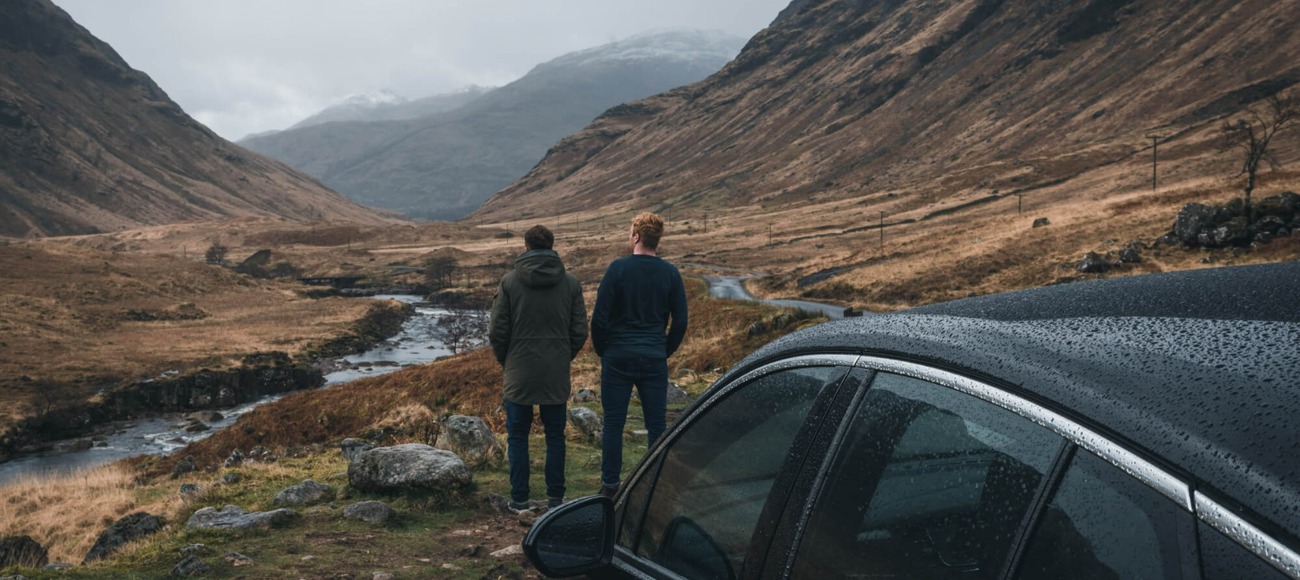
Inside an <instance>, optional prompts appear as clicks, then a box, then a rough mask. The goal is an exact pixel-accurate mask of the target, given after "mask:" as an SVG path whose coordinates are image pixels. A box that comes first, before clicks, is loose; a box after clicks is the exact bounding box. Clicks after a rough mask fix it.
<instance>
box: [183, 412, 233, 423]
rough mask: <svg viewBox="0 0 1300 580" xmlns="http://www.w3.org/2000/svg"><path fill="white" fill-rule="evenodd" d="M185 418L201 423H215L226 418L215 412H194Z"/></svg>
mask: <svg viewBox="0 0 1300 580" xmlns="http://www.w3.org/2000/svg"><path fill="white" fill-rule="evenodd" d="M185 417H186V418H187V419H189V420H191V421H198V422H201V423H216V422H217V421H220V420H222V419H225V418H226V416H225V415H222V414H221V413H218V412H216V411H195V412H193V413H190V414H189V415H186V416H185Z"/></svg>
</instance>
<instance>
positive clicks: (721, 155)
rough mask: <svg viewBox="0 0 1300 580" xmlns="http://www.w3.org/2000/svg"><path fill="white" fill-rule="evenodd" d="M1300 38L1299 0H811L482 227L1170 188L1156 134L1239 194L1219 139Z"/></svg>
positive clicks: (614, 126)
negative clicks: (621, 208)
mask: <svg viewBox="0 0 1300 580" xmlns="http://www.w3.org/2000/svg"><path fill="white" fill-rule="evenodd" d="M1297 29H1300V1H1298V0H1283V1H1279V2H1267V1H1262V0H1244V1H1240V0H1204V1H1191V0H1180V1H1173V2H1170V1H1163V0H1086V1H1080V2H1039V1H1035V0H944V1H938V2H922V1H919V0H893V1H880V2H861V1H857V0H820V1H817V0H809V1H803V0H801V1H798V2H795V3H793V4H792V5H791V6H790V7H789V8H787V9H786V10H785V11H783V12H782V13H781V15H780V16H779V17H778V18H777V19H776V21H774V22H773V23H772V25H770V26H769V27H768V28H767V29H765V30H763V31H762V32H760V33H759V34H757V35H756V36H755V37H754V38H753V39H751V40H750V41H749V43H748V44H747V45H746V46H745V48H744V50H742V51H741V53H740V55H739V56H737V57H736V59H735V60H733V61H732V62H731V63H730V64H728V65H727V66H726V67H725V68H723V69H722V70H721V71H719V72H718V73H717V74H715V75H713V76H711V77H709V78H708V79H705V80H703V81H701V82H699V83H696V84H694V85H691V86H689V87H684V88H680V89H676V90H673V91H669V92H666V93H662V94H659V95H655V96H653V97H650V98H648V99H645V100H642V101H639V102H636V103H631V104H628V105H625V106H621V107H616V108H613V109H611V110H609V111H607V112H606V113H605V114H603V115H602V116H601V117H600V118H598V119H596V120H595V121H593V122H592V123H591V124H590V125H588V127H586V128H585V129H584V130H582V131H579V132H576V133H574V134H572V135H569V136H567V137H565V138H564V139H561V140H560V141H559V142H557V143H556V144H555V145H554V146H553V147H552V148H551V150H550V151H549V153H548V154H547V156H546V158H545V159H543V160H542V161H541V162H540V163H539V164H538V165H537V166H536V167H534V168H533V169H532V171H530V172H529V173H528V175H526V176H524V177H523V178H521V179H520V180H518V181H516V182H515V183H513V184H511V185H510V186H509V187H507V188H505V189H504V190H503V191H501V192H500V193H498V194H497V195H496V196H495V197H493V198H492V199H491V200H490V201H489V202H488V203H487V204H485V205H484V207H483V208H482V209H481V210H479V211H478V212H477V213H476V214H475V215H474V216H473V218H474V219H482V220H489V221H491V220H511V219H519V218H522V217H527V216H530V215H556V214H559V213H565V212H573V211H578V210H582V209H588V208H593V207H605V206H607V205H609V204H611V203H614V202H616V201H620V200H629V201H630V202H631V203H634V204H636V205H637V206H638V207H648V208H658V209H659V210H660V211H663V210H665V209H668V208H676V209H679V210H689V209H695V210H696V211H697V212H701V211H708V210H709V209H712V208H719V209H724V208H732V207H738V206H743V205H747V204H753V205H754V206H755V207H758V206H760V205H761V206H764V207H774V206H778V205H782V204H803V203H808V202H809V201H810V200H812V199H814V198H815V199H817V200H827V199H849V198H861V203H863V204H875V205H878V206H879V207H878V208H879V209H881V210H882V211H884V212H886V213H889V214H891V215H894V214H902V213H904V212H909V211H918V210H923V209H924V208H925V207H927V206H929V205H933V204H937V203H942V202H944V201H945V200H954V199H960V198H969V197H972V196H973V197H974V198H979V199H996V198H998V197H1005V196H1007V195H1012V194H1015V195H1021V194H1024V193H1027V192H1031V193H1034V194H1038V193H1041V192H1042V191H1044V190H1046V189H1048V188H1054V189H1052V193H1053V194H1054V195H1062V196H1066V195H1085V194H1086V195H1090V196H1091V195H1110V194H1112V193H1114V192H1116V191H1125V192H1129V191H1133V190H1134V189H1138V188H1140V187H1142V185H1141V184H1142V183H1143V180H1145V182H1146V183H1148V184H1149V183H1150V181H1151V169H1150V168H1151V163H1150V159H1151V157H1152V153H1151V147H1152V140H1151V138H1150V136H1153V135H1154V136H1157V137H1158V139H1159V150H1158V151H1159V154H1160V157H1161V159H1162V161H1161V171H1162V173H1163V172H1165V169H1164V167H1166V165H1165V163H1166V162H1165V161H1164V160H1166V159H1167V160H1168V163H1169V164H1170V165H1169V166H1170V167H1171V171H1177V172H1178V173H1177V176H1178V178H1179V179H1182V180H1184V181H1186V182H1189V183H1190V182H1192V181H1194V180H1196V179H1203V180H1208V179H1218V180H1220V182H1222V180H1223V179H1226V178H1227V177H1228V176H1230V175H1231V173H1232V172H1231V167H1229V166H1231V165H1232V162H1231V161H1232V160H1231V159H1229V158H1228V157H1226V156H1225V155H1226V154H1223V153H1221V152H1219V151H1218V150H1217V148H1216V147H1215V146H1214V142H1213V138H1214V136H1215V133H1216V129H1217V127H1218V126H1219V124H1221V123H1222V121H1223V119H1224V118H1225V116H1228V115H1234V114H1236V113H1237V112H1239V111H1241V110H1242V108H1243V107H1245V106H1247V105H1249V104H1251V103H1253V102H1257V101H1258V100H1260V99H1262V98H1264V97H1266V96H1268V95H1271V94H1274V93H1277V92H1279V91H1283V90H1286V89H1288V88H1290V87H1292V86H1293V85H1295V84H1296V83H1297V81H1300V62H1297V61H1296V59H1295V55H1296V54H1300V35H1296V34H1293V32H1294V31H1295V30H1297ZM1289 143H1290V144H1289V145H1288V144H1286V143H1283V142H1278V143H1276V144H1275V148H1276V151H1277V152H1278V153H1279V154H1281V155H1283V156H1285V157H1287V158H1288V159H1291V160H1295V159H1296V158H1297V157H1300V150H1297V148H1296V146H1295V145H1294V143H1295V140H1294V139H1292V140H1291V141H1289ZM1237 164H1238V166H1239V165H1240V163H1239V161H1238V162H1237ZM1107 167H1109V168H1111V170H1112V172H1113V175H1110V174H1107V176H1103V175H1101V174H1100V173H1096V172H1097V171H1099V170H1101V169H1102V168H1107ZM1130 167H1131V169H1128V168H1130ZM1116 176H1119V177H1116ZM1118 178H1122V179H1123V180H1125V181H1123V182H1122V184H1121V183H1116V182H1113V181H1107V180H1113V179H1118ZM1206 183H1208V181H1207V182H1206ZM1201 187H1204V185H1202V186H1201ZM873 209H876V208H875V207H873ZM679 215H684V214H681V213H679ZM882 215H883V214H882ZM917 215H920V214H917ZM918 219H919V218H918Z"/></svg>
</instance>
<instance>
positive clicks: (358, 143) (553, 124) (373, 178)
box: [246, 31, 743, 219]
mask: <svg viewBox="0 0 1300 580" xmlns="http://www.w3.org/2000/svg"><path fill="white" fill-rule="evenodd" d="M742 43H743V40H742V39H739V38H736V37H731V36H727V35H723V34H722V33H713V32H699V31H675V32H665V33H655V34H647V35H642V36H638V37H633V38H630V39H628V40H624V41H619V42H615V43H611V44H608V45H604V46H601V47H597V48H593V49H590V50H585V51H580V52H576V53H571V54H568V55H565V56H562V57H559V58H557V59H555V60H553V61H550V62H548V63H544V64H541V65H538V66H537V67H535V68H534V69H533V70H532V71H531V72H529V73H528V74H527V75H525V76H524V77H523V78H521V79H519V80H518V81H515V82H513V83H510V84H508V85H506V86H504V87H501V88H499V89H495V90H493V91H491V92H489V93H487V94H485V95H483V96H481V97H479V98H478V99H476V100H474V101H473V102H471V103H469V104H467V105H465V106H463V107H461V108H459V109H456V110H454V111H450V112H448V113H444V114H440V115H434V116H430V117H426V118H425V119H423V120H421V121H418V122H414V123H412V122H395V121H389V122H374V123H357V122H348V123H329V124H326V125H318V126H315V127H306V128H303V129H296V130H289V131H284V132H281V133H278V134H275V135H271V136H266V137H262V138H258V139H252V140H249V141H247V143H246V144H247V145H248V147H250V148H252V149H254V150H257V151H261V152H263V153H266V154H268V155H274V156H277V158H279V159H281V160H283V161H286V162H288V163H291V164H293V165H294V166H296V167H298V168H299V169H302V170H304V171H307V172H308V173H311V174H312V175H315V176H317V177H319V178H320V179H321V181H323V182H325V183H326V184H328V185H329V186H330V187H333V188H335V189H337V190H338V191H341V192H343V193H344V194H346V195H348V196H349V197H350V198H352V199H354V200H356V201H358V202H360V203H364V204H367V205H372V206H376V207H385V208H390V209H394V210H398V211H402V212H405V213H407V214H408V215H411V216H414V217H421V218H434V219H455V218H459V217H462V216H464V215H465V214H467V213H469V212H470V211H472V210H474V209H475V208H477V207H478V206H479V205H480V204H482V203H483V201H484V200H486V199H487V198H488V197H489V196H491V195H492V194H493V193H495V192H496V191H497V190H499V189H501V188H502V187H505V186H506V185H508V184H509V183H510V182H511V181H513V180H514V179H516V178H518V177H519V176H521V175H523V174H524V173H526V172H527V171H528V168H529V167H532V166H533V165H534V164H535V163H536V162H537V161H538V160H539V159H541V158H542V156H543V155H544V154H545V152H546V148H547V147H549V146H550V145H551V144H552V143H554V142H555V141H556V140H557V139H559V138H561V137H563V136H564V135H567V134H569V133H571V132H573V131H576V130H579V129H581V128H582V127H583V126H584V125H585V124H586V123H589V122H590V121H591V120H592V119H593V118H595V117H596V116H597V115H599V114H600V113H601V111H604V110H605V109H607V108H609V107H612V106H614V105H617V104H619V103H623V102H627V101H632V100H636V99H641V98H645V97H646V96H648V95H651V94H654V93H656V92H660V91H664V90H667V89H670V88H672V87H676V86H681V85H684V84H687V83H691V82H695V81H698V80H699V79H702V78H704V77H705V76H707V75H709V74H712V73H714V72H716V71H717V70H718V69H719V68H721V67H722V66H723V65H724V64H725V63H726V62H727V61H728V60H730V59H731V58H732V57H733V56H734V55H735V54H736V53H737V52H738V51H739V50H740V46H741V44H742Z"/></svg>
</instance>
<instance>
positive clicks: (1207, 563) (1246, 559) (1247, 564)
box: [1197, 522, 1287, 580]
mask: <svg viewBox="0 0 1300 580" xmlns="http://www.w3.org/2000/svg"><path fill="white" fill-rule="evenodd" d="M1197 534H1198V535H1199V537H1200V540H1201V578H1202V579H1203V580H1236V579H1237V578H1250V579H1251V580H1283V579H1284V578H1287V575H1286V574H1283V573H1282V572H1281V571H1280V570H1278V569H1277V568H1274V567H1273V565H1272V564H1269V563H1268V562H1265V561H1264V560H1263V559H1261V558H1260V557H1259V556H1256V555H1255V554H1254V553H1253V552H1251V551H1249V550H1247V549H1245V548H1243V547H1241V546H1240V545H1239V544H1237V543H1236V542H1234V541H1232V539H1231V538H1229V537H1228V536H1225V535H1223V534H1221V533H1219V532H1218V530H1215V529H1214V528H1212V527H1210V526H1209V525H1207V524H1206V523H1205V522H1200V524H1199V525H1197Z"/></svg>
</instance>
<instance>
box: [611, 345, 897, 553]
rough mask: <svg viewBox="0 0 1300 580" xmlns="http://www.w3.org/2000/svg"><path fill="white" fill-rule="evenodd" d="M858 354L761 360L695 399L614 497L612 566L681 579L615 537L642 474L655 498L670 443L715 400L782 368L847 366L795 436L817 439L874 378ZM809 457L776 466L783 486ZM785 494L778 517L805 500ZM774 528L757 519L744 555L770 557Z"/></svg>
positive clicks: (642, 513) (836, 422)
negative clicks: (815, 417) (814, 417)
mask: <svg viewBox="0 0 1300 580" xmlns="http://www.w3.org/2000/svg"><path fill="white" fill-rule="evenodd" d="M858 358H859V357H858V355H852V354H838V353H827V354H802V355H796V356H792V357H787V358H783V359H780V360H776V361H771V362H767V363H765V364H760V365H759V366H757V367H755V368H754V369H752V370H750V371H748V372H744V373H742V374H740V375H737V376H735V377H733V378H729V379H727V382H726V383H725V384H724V385H722V386H720V387H719V386H718V385H714V387H712V388H710V389H709V390H708V391H706V392H707V393H708V397H702V398H700V399H698V400H697V401H695V403H693V404H692V405H691V406H690V407H688V408H687V409H686V411H685V412H684V413H683V414H682V417H681V419H679V420H677V421H676V422H674V423H673V424H672V425H671V426H669V429H668V431H667V432H665V433H664V435H663V436H662V437H660V438H659V441H657V442H656V443H655V445H654V447H653V448H652V449H650V450H649V451H648V452H647V453H646V455H645V456H644V457H643V458H642V459H641V461H640V462H639V463H638V464H637V466H636V468H634V469H633V470H632V472H631V473H629V475H628V478H627V481H626V483H625V484H624V485H623V486H622V487H621V488H620V490H619V493H618V494H617V495H616V496H615V499H614V501H615V516H614V517H615V522H614V525H615V530H617V531H616V541H615V545H614V554H615V556H614V560H613V565H614V567H615V568H617V569H619V570H620V571H622V572H624V573H625V574H628V575H630V576H634V577H655V578H679V577H681V576H679V575H678V574H677V573H675V572H673V571H672V570H669V569H667V568H664V567H662V566H660V565H658V564H656V563H654V562H651V561H649V560H648V559H645V558H643V557H641V556H639V555H637V554H636V553H635V552H634V551H632V550H629V549H628V548H627V547H626V546H623V545H622V544H620V543H618V541H617V540H618V539H619V538H621V535H622V533H621V530H622V529H623V525H624V520H625V519H626V518H627V517H630V516H631V514H628V513H627V507H628V499H629V494H630V490H632V489H635V488H636V487H637V486H638V485H639V484H640V483H641V481H642V479H643V478H646V477H649V478H651V480H650V487H649V489H648V490H647V493H648V494H649V495H650V497H653V495H654V491H655V485H656V484H657V482H658V479H659V477H660V475H661V473H660V472H661V469H662V466H663V461H661V459H662V457H663V454H664V453H666V450H667V449H668V448H669V447H671V446H672V444H673V442H675V441H676V440H677V439H678V438H680V437H681V435H682V434H683V433H684V432H685V431H687V430H688V429H690V427H691V425H693V424H694V423H695V422H696V421H697V420H698V419H699V418H701V417H703V416H705V415H706V414H708V412H709V411H710V410H712V409H713V408H714V407H715V406H716V405H717V404H719V403H720V402H721V401H723V400H725V399H726V398H727V397H729V396H730V395H731V394H732V393H734V392H735V391H737V390H738V389H741V388H743V387H744V386H746V385H748V384H750V383H752V382H753V381H755V380H758V379H760V378H763V377H765V376H768V375H771V374H774V373H778V372H783V371H788V370H794V369H799V368H810V367H831V368H836V369H843V371H844V372H843V375H842V376H840V377H838V379H837V380H836V381H835V383H834V384H829V385H826V387H825V388H824V389H823V391H822V392H821V393H820V394H819V395H818V396H817V398H816V399H815V401H814V403H813V411H812V412H810V417H811V413H813V412H818V410H819V409H820V415H821V417H820V418H819V419H818V420H816V421H815V423H816V425H813V424H812V423H813V422H814V421H810V419H809V418H807V417H806V418H805V420H804V422H803V423H802V424H801V426H800V428H799V431H798V433H797V434H796V436H795V440H796V441H799V440H808V439H815V438H816V436H817V434H818V433H819V432H821V431H822V430H823V426H825V425H831V426H836V425H839V424H840V423H842V422H843V417H842V414H843V413H844V412H845V411H846V410H847V408H848V404H847V403H848V401H849V400H851V398H852V394H853V393H855V392H857V391H859V390H861V387H862V384H863V383H866V382H869V381H870V378H871V374H872V373H870V372H866V371H864V370H863V369H862V367H859V366H857V365H856V362H857V360H858ZM845 393H848V396H846V395H845ZM824 439H825V441H824V443H825V444H826V445H829V444H830V438H829V437H826V438H824ZM810 457H815V456H814V455H813V454H811V453H804V454H800V455H799V461H798V465H794V463H795V462H793V461H791V459H792V458H793V457H787V459H786V460H785V461H783V462H782V464H781V467H780V469H778V471H777V475H776V480H775V481H776V482H784V483H783V485H785V486H787V487H788V486H792V485H794V483H795V482H796V481H797V480H798V479H799V474H800V473H801V472H802V471H803V468H804V465H803V464H804V463H806V462H807V461H808V459H809V458H810ZM775 485H776V483H774V487H775ZM772 495H773V494H769V500H770V498H771V497H772ZM781 495H782V497H783V498H784V499H783V500H782V501H783V504H784V505H783V506H782V508H781V509H780V510H778V511H777V512H776V514H775V517H777V518H779V517H780V516H781V515H782V514H783V513H785V511H786V510H787V509H788V508H789V506H790V505H791V504H797V503H802V498H799V497H795V496H793V495H791V493H789V492H787V493H784V494H781ZM650 503H651V502H644V503H643V504H642V505H641V511H640V513H638V514H635V517H637V518H638V519H639V520H640V521H639V522H638V524H637V525H638V530H637V532H636V534H635V536H634V541H633V544H634V545H635V543H636V541H639V540H638V539H637V538H639V536H640V534H641V530H640V529H639V528H640V526H641V525H644V519H645V515H646V513H645V512H646V510H647V509H649V506H650ZM768 512H769V510H768V502H765V505H764V508H763V513H764V514H768ZM774 529H775V524H772V525H765V524H764V521H763V518H762V517H761V516H760V518H759V521H758V522H757V523H756V528H755V530H754V536H753V539H751V543H750V548H749V549H748V550H747V552H746V553H747V554H760V555H762V556H763V557H764V559H765V560H766V555H767V552H766V547H767V546H768V545H770V544H771V543H772V538H773V530H774ZM758 544H761V545H762V549H758V548H756V547H755V546H756V545H758ZM766 565H767V562H766V561H763V562H758V563H757V565H755V566H753V567H752V568H750V569H749V573H748V574H747V575H746V576H745V577H746V578H749V577H757V576H758V575H759V573H761V571H762V570H763V569H765V567H766Z"/></svg>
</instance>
